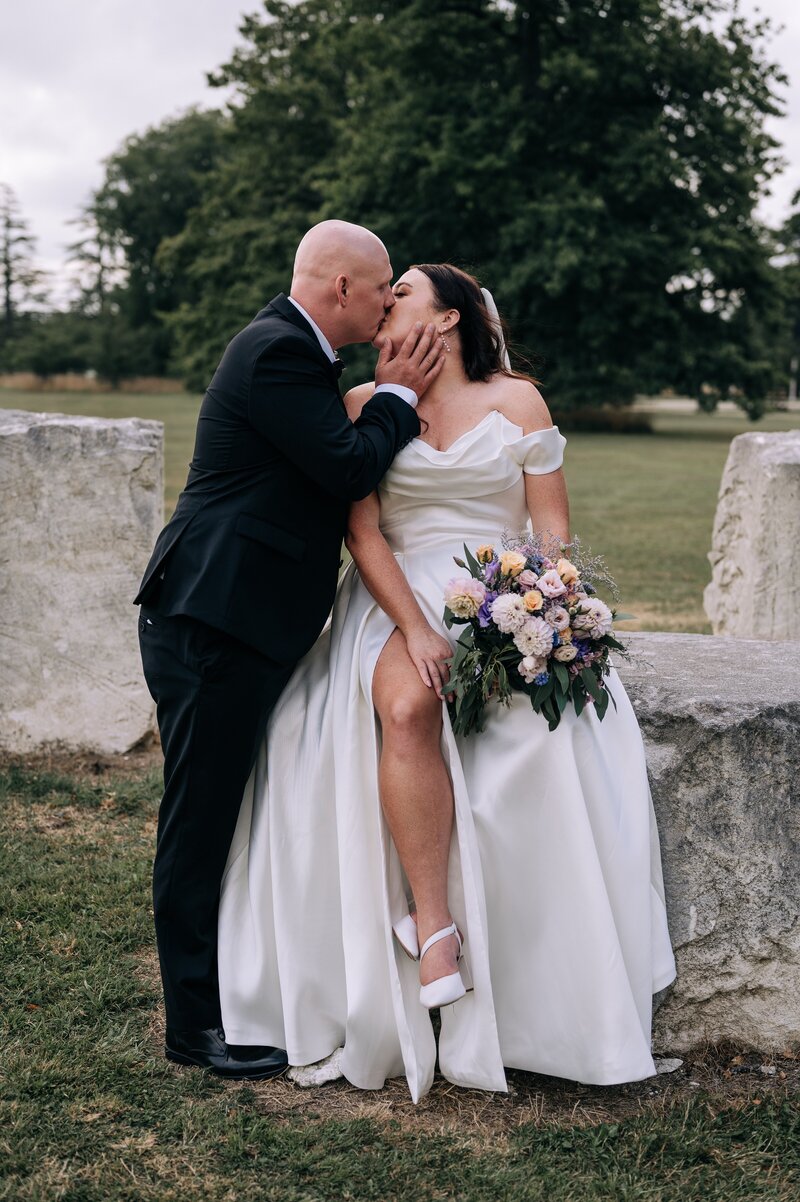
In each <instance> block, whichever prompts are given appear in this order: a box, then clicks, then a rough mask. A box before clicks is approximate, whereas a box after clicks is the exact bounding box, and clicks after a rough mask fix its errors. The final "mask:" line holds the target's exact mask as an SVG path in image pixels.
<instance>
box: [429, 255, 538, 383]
mask: <svg viewBox="0 0 800 1202" xmlns="http://www.w3.org/2000/svg"><path fill="white" fill-rule="evenodd" d="M413 267H414V269H415V270H416V271H421V272H422V274H423V275H425V276H427V277H428V279H429V280H430V282H431V288H432V289H433V299H434V303H435V305H436V307H437V308H438V309H442V310H444V309H458V311H459V313H460V314H461V319H460V321H459V323H458V332H459V334H460V336H461V354H462V358H463V360H464V371H465V372H466V373H467V379H469V380H488V379H490V378H491V377H492V376H493V375H496V374H497V373H498V372H500V373H501V374H502V375H504V376H517V372H513V371H510V370H509V368H507V367H506V365H505V363H504V362H503V349H502V341H505V342H506V344H507V343H508V338H507V330H506V326H505V322H503V320H502V318H501V320H500V327H501V329H502V341H501V335H500V330H498V328H497V325H496V323H495V321H494V320H493V318H492V316H491V315H490V314H489V310H488V309H487V308H486V302H485V301H484V299H483V293H482V292H481V287H480V284H479V283H478V281H477V280H476V279H475V277H474V276H472V275H469V273H468V272H466V271H462V270H461V268H460V267H454V266H453V264H452V263H415V264H413ZM522 378H523V379H530V378H531V377H529V376H523V377H522Z"/></svg>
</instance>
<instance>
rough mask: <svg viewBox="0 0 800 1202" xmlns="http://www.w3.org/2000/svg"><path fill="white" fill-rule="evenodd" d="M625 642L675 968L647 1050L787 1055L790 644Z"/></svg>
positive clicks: (792, 891)
mask: <svg viewBox="0 0 800 1202" xmlns="http://www.w3.org/2000/svg"><path fill="white" fill-rule="evenodd" d="M625 639H626V642H627V643H628V645H629V647H630V650H631V652H632V656H633V658H632V661H631V662H630V663H629V664H622V665H621V666H620V674H621V676H622V677H623V680H624V683H625V687H626V688H627V690H628V692H629V695H630V697H631V700H632V702H633V705H634V707H635V710H636V713H637V715H638V718H639V722H640V724H641V727H642V734H643V736H644V740H645V746H646V750H647V762H648V769H649V773H650V780H651V786H652V791H653V804H654V807H655V811H656V815H657V818H658V823H659V830H660V835H661V851H662V861H663V865H664V884H665V889H666V895H667V909H668V914H669V923H670V932H671V935H672V941H673V946H674V948H675V957H676V961H677V967H678V977H677V980H676V982H675V983H674V985H672V986H670V987H669V988H668V989H667V990H666V991H665V994H664V997H663V1000H662V1003H661V1005H660V1007H659V1009H658V1010H657V1011H656V1015H655V1020H654V1043H655V1046H656V1048H657V1049H658V1050H660V1051H677V1052H680V1051H688V1050H690V1049H692V1048H696V1047H698V1046H700V1045H702V1044H703V1043H705V1042H706V1041H711V1042H719V1041H723V1040H734V1041H736V1042H738V1043H742V1042H744V1043H747V1044H750V1045H752V1046H753V1047H756V1048H761V1049H768V1048H780V1047H784V1046H786V1045H792V1046H800V643H796V642H792V643H789V642H784V643H778V642H755V641H750V640H739V639H726V638H714V637H712V636H705V635H688V634H687V635H683V634H631V635H626V636H625Z"/></svg>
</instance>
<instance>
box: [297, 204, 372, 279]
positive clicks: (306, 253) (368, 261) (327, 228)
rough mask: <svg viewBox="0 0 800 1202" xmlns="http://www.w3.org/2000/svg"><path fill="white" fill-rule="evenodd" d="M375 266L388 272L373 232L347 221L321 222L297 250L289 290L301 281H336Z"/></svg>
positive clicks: (313, 228)
mask: <svg viewBox="0 0 800 1202" xmlns="http://www.w3.org/2000/svg"><path fill="white" fill-rule="evenodd" d="M376 265H377V266H384V267H386V268H387V269H388V270H389V271H390V272H391V263H390V262H389V254H388V252H387V250H386V247H385V246H384V245H383V243H382V242H381V240H380V238H379V237H378V235H377V234H373V232H372V230H368V229H365V227H364V226H363V225H353V224H352V223H351V222H349V221H320V223H319V225H313V226H312V227H311V229H310V230H309V231H308V233H307V234H306V235H305V236H304V237H303V239H302V241H301V242H300V245H299V246H298V248H297V253H296V254H295V257H294V275H293V277H292V289H293V290H294V287H295V284H297V283H300V282H301V281H305V280H335V279H336V277H337V275H342V274H345V275H351V274H354V273H355V272H356V271H359V270H362V269H363V268H365V267H370V266H372V267H375V266H376Z"/></svg>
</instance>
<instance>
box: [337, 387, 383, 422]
mask: <svg viewBox="0 0 800 1202" xmlns="http://www.w3.org/2000/svg"><path fill="white" fill-rule="evenodd" d="M374 391H375V381H374V380H370V382H369V383H368V384H357V385H356V386H355V388H351V389H349V391H348V392H346V393H345V394H344V407H345V409H346V410H347V416H348V417H349V418H350V421H351V422H354V421H355V420H356V418H357V417H359V416H360V415H361V410H362V409H363V408H364V406H365V405H366V403H367V401H368V400H369V398H370V397H371V396H372V394H373V392H374Z"/></svg>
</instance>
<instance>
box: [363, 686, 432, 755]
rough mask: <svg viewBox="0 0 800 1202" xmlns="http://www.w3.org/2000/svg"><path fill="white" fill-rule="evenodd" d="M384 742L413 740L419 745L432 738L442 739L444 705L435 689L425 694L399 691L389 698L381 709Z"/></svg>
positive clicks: (380, 716)
mask: <svg viewBox="0 0 800 1202" xmlns="http://www.w3.org/2000/svg"><path fill="white" fill-rule="evenodd" d="M378 716H379V718H380V721H381V728H382V731H383V737H384V740H385V739H387V738H389V739H396V740H398V741H403V740H406V739H408V740H411V741H413V742H414V743H416V744H417V745H419V744H420V743H422V742H424V741H425V740H426V739H428V738H436V739H438V738H439V732H440V731H441V727H442V703H441V701H440V700H439V698H438V697H437V696H436V694H435V693H434V692H433V690H431V695H430V696H428V695H426V694H423V693H418V692H414V693H404V692H397V693H394V694H393V695H392V696H390V697H388V698H386V700H385V702H384V704H383V705H382V706H381V707H380V708H379V710H378Z"/></svg>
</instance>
